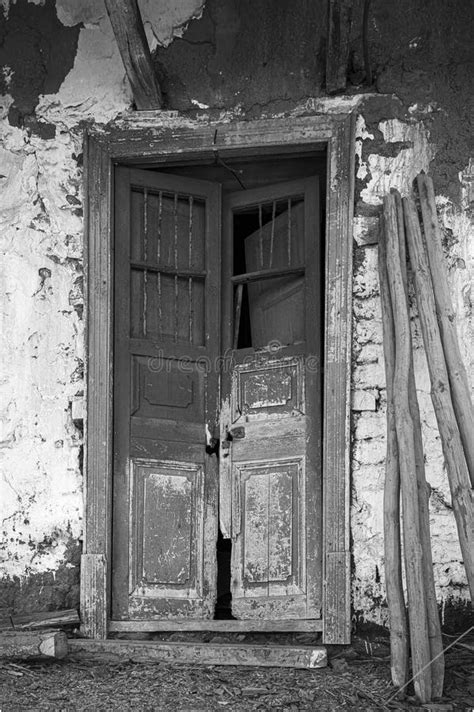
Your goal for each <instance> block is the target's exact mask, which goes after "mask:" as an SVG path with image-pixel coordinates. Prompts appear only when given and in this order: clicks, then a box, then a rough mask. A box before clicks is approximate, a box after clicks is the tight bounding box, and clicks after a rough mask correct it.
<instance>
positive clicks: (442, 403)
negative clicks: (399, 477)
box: [403, 198, 474, 600]
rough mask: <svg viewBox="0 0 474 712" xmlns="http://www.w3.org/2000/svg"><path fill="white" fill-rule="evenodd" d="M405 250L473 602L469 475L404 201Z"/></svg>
mask: <svg viewBox="0 0 474 712" xmlns="http://www.w3.org/2000/svg"><path fill="white" fill-rule="evenodd" d="M403 211H404V215H405V223H406V227H407V238H408V248H409V253H410V261H411V264H412V267H413V275H414V281H415V290H416V295H417V303H418V312H419V314H420V322H421V330H422V334H423V342H424V345H425V352H426V357H427V361H428V370H429V373H430V380H431V399H432V401H433V406H434V410H435V414H436V419H437V421H438V429H439V434H440V436H441V444H442V447H443V453H444V458H445V461H446V469H447V473H448V480H449V486H450V490H451V498H452V503H453V510H454V516H455V519H456V525H457V529H458V536H459V543H460V545H461V551H462V555H463V561H464V566H465V569H466V575H467V581H468V585H469V589H470V593H471V599H472V600H474V498H473V496H472V489H471V482H470V478H469V471H468V467H467V463H466V458H465V456H464V451H463V447H462V442H461V436H460V434H459V428H458V424H457V421H456V416H455V413H454V408H453V404H452V401H451V390H450V386H449V377H448V371H447V368H446V361H445V357H444V352H443V346H442V342H441V336H440V331H439V326H438V321H437V318H436V306H435V300H434V295H433V286H432V280H431V277H430V270H429V264H428V258H427V255H426V251H425V247H424V245H423V239H422V236H421V230H420V225H419V222H418V216H417V213H416V207H415V204H414V202H413V200H411V199H408V198H404V199H403Z"/></svg>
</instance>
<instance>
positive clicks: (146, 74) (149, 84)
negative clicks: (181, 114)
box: [105, 0, 163, 111]
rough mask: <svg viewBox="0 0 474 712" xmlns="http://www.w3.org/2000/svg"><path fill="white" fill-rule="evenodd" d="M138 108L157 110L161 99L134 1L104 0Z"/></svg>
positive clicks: (159, 107) (135, 0)
mask: <svg viewBox="0 0 474 712" xmlns="http://www.w3.org/2000/svg"><path fill="white" fill-rule="evenodd" d="M105 6H106V8H107V12H108V15H109V17H110V22H111V23H112V28H113V31H114V34H115V38H116V40H117V44H118V47H119V50H120V54H121V57H122V61H123V64H124V67H125V71H126V73H127V77H128V80H129V82H130V86H131V87H132V93H133V98H134V99H135V104H136V107H137V109H138V110H141V111H149V110H153V109H161V107H162V105H163V99H162V95H161V89H160V85H159V82H158V78H157V76H156V73H155V70H154V67H153V61H152V59H151V54H150V48H149V47H148V41H147V38H146V35H145V30H144V27H143V22H142V18H141V14H140V10H139V8H138V3H137V0H105Z"/></svg>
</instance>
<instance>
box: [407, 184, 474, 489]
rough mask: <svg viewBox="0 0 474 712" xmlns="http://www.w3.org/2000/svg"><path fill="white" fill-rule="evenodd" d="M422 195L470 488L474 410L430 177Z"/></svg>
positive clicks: (438, 310)
mask: <svg viewBox="0 0 474 712" xmlns="http://www.w3.org/2000/svg"><path fill="white" fill-rule="evenodd" d="M416 182H417V186H418V192H419V195H420V204H421V213H422V215H423V228H424V231H425V238H426V250H427V253H428V261H429V264H430V270H431V276H432V281H433V291H434V298H435V304H436V314H437V316H438V324H439V330H440V333H441V341H442V342H443V351H444V357H445V359H446V366H447V367H448V378H449V385H450V386H451V395H452V399H453V406H454V412H455V414H456V420H457V423H458V428H459V434H460V436H461V441H462V444H463V448H464V454H465V456H466V462H467V467H468V470H469V477H470V480H471V487H474V409H473V407H472V401H471V396H470V387H469V381H468V378H467V373H466V369H465V367H464V362H463V359H462V356H461V352H460V350H459V343H458V338H457V333H456V314H455V313H454V309H453V305H452V302H451V295H450V293H449V284H448V275H447V272H446V266H445V261H444V255H443V247H442V243H441V231H440V228H439V224H438V218H437V215H436V203H435V196H434V188H433V181H432V179H431V178H430V177H429V176H426V175H423V174H421V175H419V176H418V177H417V179H416Z"/></svg>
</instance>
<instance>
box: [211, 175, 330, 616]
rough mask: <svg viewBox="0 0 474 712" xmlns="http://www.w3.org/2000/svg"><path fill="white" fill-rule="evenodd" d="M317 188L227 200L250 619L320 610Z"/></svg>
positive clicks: (239, 597)
mask: <svg viewBox="0 0 474 712" xmlns="http://www.w3.org/2000/svg"><path fill="white" fill-rule="evenodd" d="M318 195H319V187H318V181H317V179H307V180H304V181H295V182H292V183H288V184H281V185H278V186H274V187H272V188H266V189H258V190H254V191H245V192H244V191H242V192H240V193H236V194H232V195H231V196H229V197H228V199H227V201H226V202H225V203H224V215H225V225H226V241H225V250H226V253H227V254H228V253H231V254H232V253H233V254H234V261H233V264H232V262H231V260H229V259H227V260H226V262H225V270H227V273H226V272H224V275H225V276H224V286H225V285H226V284H227V283H229V284H231V285H233V293H232V291H231V290H227V298H226V299H225V300H224V305H223V319H224V334H225V336H226V344H227V348H228V349H230V352H231V354H232V357H231V359H230V360H229V362H230V364H231V368H230V369H229V371H230V374H229V375H228V377H227V378H224V379H223V384H224V385H223V393H224V396H225V406H224V408H223V415H224V417H225V418H226V424H225V426H222V429H221V433H222V443H221V458H220V459H221V475H220V482H221V490H222V491H221V497H220V502H221V507H222V508H223V511H222V512H221V522H222V521H223V522H224V525H225V526H226V528H227V529H228V533H229V534H230V535H231V536H232V539H233V547H232V576H231V579H232V612H233V615H234V616H236V617H237V618H241V619H255V618H263V619H269V620H271V619H273V620H277V619H279V620H281V619H285V618H307V619H314V618H320V616H321V588H322V576H321V553H322V545H321V518H322V511H321V477H320V474H321V473H320V442H321V434H320V419H319V418H318V417H317V413H319V409H320V398H321V383H320V381H321V370H320V359H319V355H320V344H321V321H320V319H321V305H320V299H319V293H320V281H319V268H320V263H319V213H318ZM252 211H253V214H254V222H256V229H252V219H253V217H252ZM242 215H243V216H244V217H243V218H242V217H241V216H242ZM236 216H237V217H236ZM254 227H255V226H254ZM239 229H242V230H243V234H241V235H240V236H239V234H237V231H238V230H239ZM238 239H240V240H241V241H242V240H243V241H244V245H243V248H241V252H242V250H244V251H245V261H243V260H242V257H240V258H239V255H238V249H239V248H238V246H237V247H236V245H235V241H236V240H238ZM236 262H239V265H238V266H237V265H236ZM245 288H247V289H248V291H247V296H246V298H247V300H248V312H247V320H248V321H249V322H250V323H249V324H245V323H243V320H244V319H245V316H244V307H243V306H242V305H244V298H245V292H244V290H245ZM231 289H232V288H231ZM238 320H240V322H241V323H240V324H238V323H237V324H236V322H237V321H238ZM239 329H240V330H241V331H245V332H246V336H245V339H246V340H247V341H246V342H245V343H242V341H243V340H242V337H241V335H239V334H238V333H237V332H238V331H239ZM249 334H250V336H249ZM249 342H250V343H249ZM238 346H241V348H237V347H238Z"/></svg>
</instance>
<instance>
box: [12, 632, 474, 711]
mask: <svg viewBox="0 0 474 712" xmlns="http://www.w3.org/2000/svg"><path fill="white" fill-rule="evenodd" d="M384 647H385V644H384V642H383V641H381V642H379V643H378V642H377V641H373V640H372V641H371V644H370V645H368V644H366V642H365V641H364V640H363V639H359V640H357V639H356V640H354V642H353V645H352V646H348V647H345V648H344V647H342V646H338V647H334V650H332V649H330V650H329V651H328V652H329V660H330V666H329V667H327V668H322V669H317V670H304V669H298V670H296V669H291V668H251V667H231V666H229V667H219V666H203V665H172V664H168V663H158V664H156V663H155V664H151V663H141V664H140V663H132V662H124V661H113V660H110V659H109V660H104V661H102V660H101V661H100V662H89V661H87V660H81V661H80V662H69V661H67V659H66V660H54V659H52V660H47V661H46V660H29V661H23V660H17V661H11V660H9V661H5V662H3V663H2V664H0V709H1V710H5V712H6V711H8V712H30V711H32V712H37V711H38V712H43V711H49V712H53V711H54V712H59V711H62V710H64V711H65V712H76V711H77V712H115V711H117V712H122V710H123V712H128V711H129V710H130V712H131V711H132V710H133V712H175V711H176V710H179V712H215V710H218V709H225V710H229V711H230V712H265V711H266V710H269V711H270V710H271V712H293V711H296V712H315V711H316V710H317V711H318V712H319V711H321V712H339V710H347V711H349V710H364V712H384V710H389V711H392V710H408V711H410V712H423V710H426V709H428V710H429V709H431V710H432V712H444V711H445V710H446V712H448V711H449V710H453V712H455V711H457V710H466V709H470V708H474V700H473V697H474V695H473V692H474V677H473V674H472V670H473V662H474V655H473V654H472V653H471V651H470V650H468V649H466V648H452V649H451V650H450V651H449V652H448V653H447V661H449V663H450V664H449V665H448V666H447V674H446V686H445V697H443V698H442V699H440V700H436V701H435V703H433V704H432V705H431V707H429V706H428V707H421V706H420V704H419V703H418V702H417V700H416V699H415V698H414V697H412V696H411V695H412V690H411V689H410V688H408V694H406V695H404V694H403V693H399V694H397V693H396V691H395V690H394V688H393V687H392V685H391V682H390V660H389V659H388V660H383V656H384V652H385V650H384ZM336 661H338V662H336ZM456 663H457V664H456Z"/></svg>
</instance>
